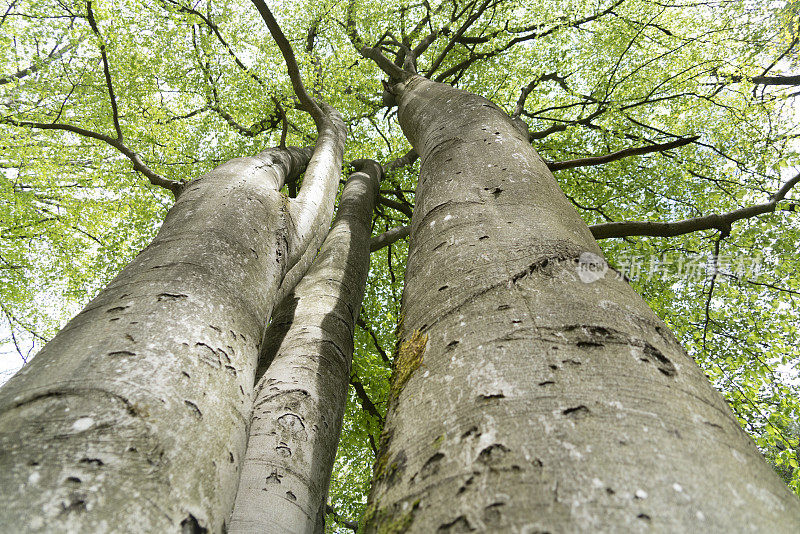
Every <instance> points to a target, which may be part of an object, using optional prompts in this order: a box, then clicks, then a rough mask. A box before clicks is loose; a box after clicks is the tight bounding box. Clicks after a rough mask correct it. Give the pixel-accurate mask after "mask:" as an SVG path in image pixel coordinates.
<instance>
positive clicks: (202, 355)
mask: <svg viewBox="0 0 800 534" xmlns="http://www.w3.org/2000/svg"><path fill="white" fill-rule="evenodd" d="M344 135H345V132H344V126H343V124H342V122H341V119H339V118H338V114H336V113H335V112H332V113H331V114H330V115H329V121H328V123H327V125H326V128H325V129H323V130H321V131H320V135H319V139H318V142H317V146H316V148H315V150H314V153H313V156H311V160H310V162H309V159H308V158H309V156H310V155H311V151H310V150H309V149H285V150H281V149H272V150H267V151H265V152H263V153H261V154H259V155H258V156H257V157H249V158H237V159H234V160H231V161H229V162H227V163H225V164H224V165H222V166H220V167H218V168H217V169H215V170H213V171H211V172H210V173H208V174H207V175H205V176H203V177H201V178H200V179H198V180H196V181H194V182H192V183H190V184H189V185H188V186H187V187H186V189H185V190H184V191H183V193H182V194H181V195H180V197H179V199H178V200H177V201H176V203H175V205H174V206H173V207H172V209H170V211H169V213H168V214H167V217H166V218H165V220H164V223H163V225H162V227H161V229H160V231H159V233H158V235H157V236H156V238H155V239H154V241H153V242H152V243H151V244H150V245H149V246H148V247H147V248H146V249H144V250H143V251H142V252H141V253H140V254H139V255H138V256H137V257H136V258H135V259H134V260H133V261H132V262H131V263H130V264H129V265H128V266H127V267H126V268H125V269H123V271H122V272H121V273H120V274H119V275H118V276H117V277H116V278H115V279H114V280H113V281H112V282H111V283H110V284H109V285H108V286H107V287H106V288H105V289H104V290H103V291H101V292H100V294H99V295H98V296H97V297H96V298H95V299H94V300H92V301H91V302H90V303H89V304H88V305H87V306H86V308H84V310H83V311H82V312H81V313H79V314H78V315H77V316H76V317H75V318H73V319H72V320H71V321H70V322H69V323H68V324H67V325H66V326H65V327H64V329H63V330H61V332H59V333H58V334H57V335H56V336H55V337H54V338H53V339H52V340H51V341H50V342H49V343H48V344H47V345H46V346H45V347H44V348H43V349H42V350H41V352H40V353H39V354H38V355H37V356H36V357H35V358H34V359H33V361H32V362H31V363H30V364H29V365H27V366H26V367H24V368H23V369H22V370H21V371H20V372H19V373H18V374H17V375H16V376H15V377H13V378H12V379H11V380H9V382H8V383H7V384H6V385H5V386H4V387H3V388H2V389H1V390H0V487H2V488H4V495H3V498H4V503H3V504H4V505H3V507H2V509H1V510H0V524H1V525H5V526H9V527H10V526H13V528H15V529H16V530H17V531H26V532H27V531H30V532H35V531H41V532H108V531H112V530H113V531H115V532H143V531H146V532H175V531H178V530H181V529H182V530H183V531H185V532H206V531H212V532H219V531H221V530H222V529H223V523H224V521H225V519H226V517H227V515H228V513H229V511H230V509H231V506H232V504H233V498H234V493H235V489H236V484H237V481H238V467H239V462H240V460H241V458H242V456H243V454H244V449H245V444H246V428H247V423H248V418H249V414H250V408H251V405H252V403H251V401H252V399H251V396H252V394H251V391H252V385H253V377H254V372H255V367H256V362H257V355H258V346H259V343H260V340H261V337H262V333H263V331H264V325H265V324H266V320H267V319H268V318H269V316H270V314H271V311H272V307H273V305H274V302H275V297H276V294H277V292H278V288H279V286H280V283H281V280H282V278H283V276H284V274H285V273H286V271H287V270H288V269H289V268H290V267H291V266H292V264H293V262H296V261H297V259H298V258H299V257H300V256H302V253H303V251H304V248H305V247H306V246H309V243H313V242H315V238H314V236H313V231H314V230H313V226H314V225H316V232H317V233H323V232H324V230H325V229H327V227H328V224H329V223H330V219H331V218H332V212H333V203H334V196H335V191H336V187H337V183H338V175H339V170H340V168H341V158H342V153H343V146H344ZM306 162H308V168H307V170H306V178H305V180H304V184H303V190H305V193H303V192H302V191H301V195H300V196H298V198H297V199H294V200H292V201H289V200H288V199H287V198H286V197H284V196H283V195H281V194H280V193H279V190H280V188H281V186H282V185H283V182H284V180H285V179H286V177H287V175H296V174H297V173H298V172H300V171H302V169H303V168H304V167H305V166H306ZM301 197H303V198H302V199H301Z"/></svg>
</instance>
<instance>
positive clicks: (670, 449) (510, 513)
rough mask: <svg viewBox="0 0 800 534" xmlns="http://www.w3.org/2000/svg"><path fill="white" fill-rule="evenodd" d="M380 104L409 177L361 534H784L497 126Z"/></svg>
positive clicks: (575, 221)
mask: <svg viewBox="0 0 800 534" xmlns="http://www.w3.org/2000/svg"><path fill="white" fill-rule="evenodd" d="M397 95H398V101H399V111H398V117H399V121H400V124H401V126H402V128H403V131H404V132H405V134H406V136H407V137H408V138H409V140H410V141H411V143H412V145H413V146H414V148H415V149H416V150H417V152H418V153H419V154H420V157H421V158H422V169H421V172H420V177H419V184H418V186H417V192H416V207H415V209H414V216H413V220H412V232H411V246H410V250H409V257H408V266H407V270H406V285H405V289H404V294H403V308H402V309H403V314H402V321H401V325H400V328H399V335H400V342H399V345H398V352H397V355H396V361H395V369H394V373H393V379H392V380H393V382H392V387H391V397H390V407H389V413H388V415H387V422H386V427H385V430H384V434H383V436H382V440H381V442H382V443H381V446H380V452H379V455H378V459H377V461H376V468H375V481H374V486H373V490H372V493H371V495H370V505H369V507H368V512H367V517H366V520H367V531H368V532H376V531H381V532H382V531H383V529H391V528H396V529H398V530H400V529H408V530H409V531H411V532H426V533H427V532H467V531H473V530H474V531H480V532H527V533H532V532H584V531H599V532H618V531H625V532H627V531H639V530H648V529H653V530H655V531H658V532H691V531H709V532H728V531H731V532H733V531H735V532H742V531H758V532H798V531H800V506H798V501H797V498H796V497H795V496H793V495H792V494H790V493H789V491H788V490H787V488H786V487H785V486H784V485H783V483H782V482H781V481H780V480H779V479H778V477H777V476H776V475H775V474H774V473H773V471H772V469H771V468H770V467H769V466H768V465H767V464H766V463H765V462H764V460H763V459H762V457H761V455H760V454H759V452H758V451H757V450H756V448H755V446H754V445H753V443H752V441H751V440H750V438H749V437H747V436H746V435H745V433H744V432H743V431H742V430H741V428H740V427H739V425H738V423H737V421H736V419H735V418H734V417H733V415H732V414H731V412H730V410H729V409H728V407H727V406H726V404H725V402H724V401H723V399H722V397H721V396H720V395H719V394H718V393H717V392H716V391H715V390H714V389H713V388H712V386H711V385H710V384H709V383H708V380H707V379H706V377H705V376H704V374H703V372H702V371H701V370H700V369H699V368H698V367H697V365H696V364H695V363H694V361H693V360H692V359H691V358H690V357H689V356H688V355H687V354H686V353H685V352H684V351H683V350H682V348H681V347H680V345H679V344H678V342H677V340H676V339H675V337H674V336H673V335H672V334H671V333H670V332H669V331H668V329H667V328H666V326H665V325H664V324H663V323H662V322H661V321H660V320H659V319H658V318H657V317H656V316H655V315H654V314H653V313H652V311H651V310H650V309H649V308H648V306H647V305H646V304H645V303H644V301H643V300H642V299H641V298H640V297H639V296H638V295H637V294H636V293H635V292H634V291H633V290H632V289H631V288H630V287H629V286H628V284H627V283H626V282H625V281H624V280H622V279H620V277H618V276H616V275H615V274H616V273H614V272H612V271H606V264H605V262H604V261H603V260H602V258H601V257H600V254H601V251H600V249H599V248H598V246H597V244H596V243H595V241H594V240H593V239H592V235H591V233H590V232H589V230H588V228H587V227H586V225H585V224H584V223H583V222H582V221H581V219H580V218H579V216H578V214H577V213H576V212H575V210H574V209H573V208H572V207H571V205H570V203H569V202H568V201H567V199H566V198H565V197H564V195H563V194H562V193H561V191H560V190H559V188H558V185H557V183H556V181H555V180H554V178H553V176H552V174H551V173H550V172H549V171H548V170H547V167H546V165H545V164H544V162H543V161H542V159H541V158H540V157H539V156H538V155H537V153H536V152H535V151H534V150H533V149H532V147H531V146H530V144H529V143H528V142H527V139H526V138H525V136H524V135H522V134H521V132H519V131H518V130H516V129H515V127H514V125H513V124H512V122H511V121H510V119H509V118H508V116H506V114H505V113H503V112H502V111H501V110H500V109H498V108H497V106H495V105H494V104H492V103H491V102H489V101H487V100H485V99H483V98H480V97H477V96H474V95H471V94H469V93H466V92H463V91H459V90H456V89H453V88H452V87H449V86H445V85H441V84H435V83H433V82H430V81H428V80H426V79H424V78H421V77H414V78H412V79H411V80H410V81H409V82H407V83H406V84H404V85H400V86H398V87H397ZM392 531H394V530H392Z"/></svg>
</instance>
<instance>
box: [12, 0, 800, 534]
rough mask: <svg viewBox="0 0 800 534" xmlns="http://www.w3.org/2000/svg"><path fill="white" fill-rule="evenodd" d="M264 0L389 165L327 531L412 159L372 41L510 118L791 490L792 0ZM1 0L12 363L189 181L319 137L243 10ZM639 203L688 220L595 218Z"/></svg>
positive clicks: (377, 326) (365, 454) (388, 321)
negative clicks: (267, 150) (521, 126)
mask: <svg viewBox="0 0 800 534" xmlns="http://www.w3.org/2000/svg"><path fill="white" fill-rule="evenodd" d="M270 7H271V9H272V11H273V12H274V13H275V15H276V17H277V19H278V22H279V24H280V26H281V28H282V29H283V33H284V34H285V35H286V36H287V38H288V40H289V42H290V43H291V45H292V47H293V49H294V51H295V54H296V57H297V61H298V65H299V67H300V71H301V74H302V77H303V79H304V81H305V85H306V87H307V88H308V90H309V92H310V93H311V95H312V97H315V98H321V99H323V100H324V101H325V102H328V103H329V104H331V105H332V106H334V107H335V108H336V109H338V110H339V112H340V113H341V114H342V117H343V119H344V121H345V123H346V125H347V128H348V142H347V146H346V153H345V161H353V160H356V159H360V158H371V159H374V160H376V161H378V162H380V163H382V164H383V165H384V167H385V168H386V169H387V176H386V178H385V180H384V181H383V183H382V184H381V198H380V200H379V206H378V208H377V209H376V211H375V213H374V220H373V236H374V237H373V239H376V238H378V236H382V235H383V234H384V233H385V232H387V231H393V233H391V234H388V235H383V241H382V242H380V243H379V242H377V241H375V245H374V247H373V248H375V249H376V250H375V251H374V252H373V254H372V258H371V270H370V277H369V281H368V286H367V293H366V296H365V299H364V304H363V311H362V314H361V319H360V321H359V323H360V324H359V328H358V329H357V330H356V334H355V337H356V354H355V357H354V363H353V369H352V376H351V384H352V387H351V390H350V400H349V403H348V407H347V412H346V417H345V427H344V430H343V434H342V435H343V437H342V441H341V443H340V447H339V455H338V460H337V466H336V469H335V472H334V476H333V480H332V485H331V494H330V502H331V504H332V505H333V510H335V514H334V515H335V518H334V519H335V521H334V522H338V523H336V524H337V525H339V526H338V527H335V526H331V527H330V528H332V529H335V528H347V521H348V520H349V521H354V520H356V519H357V518H358V517H359V516H360V514H361V513H362V512H363V508H364V506H365V504H366V496H365V495H366V491H367V489H368V486H369V483H370V477H371V466H372V462H373V460H374V455H375V449H376V447H377V442H378V439H379V434H380V430H381V426H382V420H383V419H382V418H383V416H384V415H385V410H386V404H387V399H388V396H389V386H388V377H389V374H390V372H391V359H392V352H393V349H392V347H393V346H394V343H395V339H394V329H395V327H396V325H397V322H398V321H399V319H400V312H399V309H400V298H401V293H402V287H403V271H404V266H405V258H406V254H407V243H406V241H405V239H404V237H403V236H404V235H407V232H404V231H403V230H402V227H403V226H405V225H408V224H409V220H410V215H411V212H412V209H413V203H414V187H415V179H416V171H417V170H418V165H419V164H418V163H417V162H415V161H414V160H415V156H414V154H413V153H411V154H410V153H409V144H408V142H407V141H406V140H405V138H404V136H403V132H402V131H401V129H400V127H399V126H398V124H397V121H396V117H395V108H394V107H393V103H392V98H391V94H389V93H388V92H387V91H386V90H385V89H384V85H383V84H382V81H383V80H384V79H385V78H386V76H385V74H384V73H383V71H382V70H381V69H380V68H379V66H378V65H377V64H376V62H375V61H374V57H375V56H376V55H377V54H372V53H371V52H377V51H380V52H382V54H383V56H385V57H387V58H389V59H390V60H391V61H393V62H394V63H395V64H396V65H397V66H404V65H405V66H406V67H407V68H415V69H416V70H417V71H418V72H419V73H420V74H423V75H425V76H427V77H429V78H431V79H433V80H435V81H440V82H444V83H449V84H452V85H454V86H457V87H460V88H463V89H466V90H468V91H471V92H473V93H476V94H479V95H482V96H484V97H486V98H488V99H490V100H492V101H493V102H494V103H496V104H497V105H498V106H500V107H501V108H503V109H504V110H505V111H506V112H507V113H508V114H509V115H511V116H512V117H514V118H518V119H521V121H524V123H525V124H524V127H526V128H527V129H528V131H529V137H530V139H531V142H532V143H533V145H534V147H535V148H536V150H537V151H538V152H539V154H540V155H541V156H542V158H544V159H545V161H546V162H547V163H548V165H549V166H550V168H551V169H552V170H554V172H555V175H556V178H557V179H558V181H559V183H560V185H561V187H562V189H563V190H564V192H565V194H566V195H567V197H568V198H569V199H570V201H571V202H572V203H573V204H574V205H575V207H576V208H577V209H578V211H579V213H580V214H581V215H582V216H583V217H584V219H585V220H586V221H587V223H589V224H590V225H593V226H592V229H593V232H594V234H595V236H596V237H598V238H599V239H602V240H601V241H600V243H601V246H602V248H603V250H604V252H605V254H606V256H607V258H608V260H609V263H610V264H611V265H612V266H614V267H615V269H616V270H617V272H616V273H614V272H612V273H610V275H619V276H626V277H627V279H628V280H629V281H630V283H631V284H632V285H633V286H634V287H635V288H636V289H637V291H639V292H640V293H641V294H642V295H643V296H644V298H645V299H646V300H647V302H648V303H649V304H650V306H651V307H652V308H653V309H654V310H655V311H656V313H657V314H658V315H659V316H660V317H661V318H663V319H664V321H665V322H666V323H667V324H668V325H669V326H670V327H671V328H672V329H673V331H674V332H675V333H676V335H678V337H679V338H680V340H681V341H682V343H683V345H684V347H685V348H686V349H687V350H688V351H689V353H690V354H691V355H692V356H693V357H694V358H695V359H696V360H697V362H698V363H699V364H700V365H701V366H702V367H703V369H704V370H705V372H706V374H707V375H708V377H709V379H710V380H711V381H712V383H713V384H714V385H715V386H716V387H717V388H718V389H719V390H720V391H722V393H723V394H724V396H725V398H726V400H727V401H728V403H729V405H730V406H731V408H732V409H733V411H734V413H735V414H736V416H737V417H738V419H739V421H740V423H741V424H742V426H743V427H744V428H745V429H746V430H747V431H748V432H749V433H750V435H751V436H752V437H753V439H754V440H755V442H756V444H757V445H758V447H759V448H760V449H761V451H762V452H763V453H764V454H765V456H766V457H767V458H768V460H769V461H770V462H772V463H773V465H774V466H775V469H776V470H777V471H778V473H779V474H780V475H781V476H782V477H783V479H784V480H785V481H786V482H787V484H789V486H790V487H791V488H792V489H793V490H794V491H795V492H796V493H799V494H800V469H799V468H798V456H800V442H799V440H800V427H798V426H797V423H796V421H797V420H798V419H799V418H800V395H798V387H797V370H796V366H797V363H798V358H800V349H798V345H797V343H796V339H797V335H798V327H800V322H799V321H798V314H797V310H798V304H800V302H798V297H800V278H798V275H797V271H798V266H799V265H798V262H800V260H798V257H797V250H798V242H799V240H800V218H799V217H798V213H797V212H798V207H797V203H798V202H800V195H798V193H797V190H796V188H795V189H792V187H793V186H795V184H796V183H797V182H798V181H799V180H800V178H798V176H800V175H798V171H800V157H798V148H799V147H800V144H798V135H800V120H798V118H799V117H798V114H797V111H796V110H797V97H798V96H800V88H799V87H800V76H799V75H798V74H800V46H798V40H800V32H799V31H798V21H799V20H800V18H799V17H800V3H798V2H797V1H796V0H789V1H776V2H757V1H755V0H709V1H701V0H667V1H662V0H596V1H594V2H579V1H575V0H533V1H529V2H512V1H509V0H421V1H413V0H412V1H406V0H388V1H383V2H377V1H373V0H336V1H334V0H326V1H321V2H320V1H313V2H312V1H305V0H301V1H297V2H280V3H279V2H271V3H270ZM0 12H2V14H1V15H0V40H2V46H3V49H4V50H5V51H6V52H5V54H3V55H2V58H1V59H0V143H1V144H2V147H3V150H2V153H1V154H0V166H1V167H2V173H1V174H0V176H1V177H2V178H0V214H2V215H1V216H0V220H2V222H0V304H1V305H2V309H1V310H0V311H2V320H3V321H4V327H3V333H4V335H5V339H4V340H3V341H4V342H5V343H7V345H6V346H9V347H13V349H12V350H13V351H14V352H13V353H8V354H5V355H3V356H2V357H3V358H7V359H14V361H19V362H20V363H22V361H23V360H25V359H26V358H29V357H32V356H33V354H34V353H35V352H36V350H37V349H38V348H39V347H41V345H42V344H43V343H44V342H45V341H46V340H47V339H48V338H49V337H50V336H52V334H53V333H54V332H55V331H56V330H57V329H58V327H59V325H61V324H63V323H64V322H65V320H66V319H68V318H69V317H70V316H71V315H72V314H74V313H75V312H76V311H77V310H78V309H79V308H80V306H81V305H83V304H84V303H86V302H87V301H88V299H89V298H91V297H92V296H93V295H94V294H95V293H96V291H97V290H98V289H99V288H101V287H102V286H103V285H104V284H105V283H107V282H108V281H109V280H110V279H111V278H112V277H113V276H114V275H115V274H116V273H117V272H118V271H119V270H120V269H121V268H122V267H123V266H124V265H125V264H126V263H127V262H129V261H130V260H131V259H132V257H133V256H135V255H136V253H137V252H138V251H139V250H140V249H141V248H143V247H144V246H145V245H146V244H147V243H148V242H149V241H150V240H151V239H152V237H153V236H154V235H155V232H156V231H157V229H158V227H159V224H160V222H161V220H162V218H163V216H164V214H165V212H166V210H167V209H168V208H169V206H170V205H171V203H172V200H173V193H172V192H174V191H176V190H177V188H178V187H179V185H180V184H181V183H182V182H184V181H189V180H192V179H194V178H197V177H199V176H201V175H202V174H203V173H205V172H207V171H209V170H210V169H212V168H214V167H215V166H217V165H219V164H221V163H223V162H224V161H226V160H228V159H230V158H233V157H237V156H243V155H251V154H254V153H256V152H258V151H260V150H262V149H264V148H266V147H269V146H278V145H295V146H305V145H309V144H313V141H314V136H315V132H316V129H315V127H314V122H313V120H312V118H311V117H310V116H309V115H308V114H307V113H305V112H304V111H303V106H302V105H301V103H300V102H299V101H298V99H297V98H296V97H295V92H294V91H293V88H292V83H291V80H290V78H289V76H288V74H287V69H286V64H285V62H284V59H283V55H282V54H281V51H280V50H279V48H278V46H277V45H276V44H275V42H274V40H273V39H272V37H271V36H270V34H269V32H268V31H267V29H266V27H265V26H264V22H263V21H262V19H261V17H260V15H259V12H258V10H257V9H256V8H255V7H254V6H253V5H252V4H251V3H249V2H233V1H229V0H214V1H212V0H199V1H197V2H188V1H186V0H155V1H151V2H142V1H139V0H125V1H122V2H114V3H109V2H72V1H61V0H7V1H6V3H5V4H4V6H3V8H2V9H0ZM295 192H296V184H289V186H287V189H286V193H287V194H288V195H289V196H294V194H295ZM715 215H716V216H715ZM630 221H640V222H649V223H679V224H642V223H639V224H616V225H615V224H610V223H623V222H630ZM680 221H683V222H680ZM398 228H399V230H398ZM398 236H399V237H400V239H399V240H394V239H395V238H397V237H398ZM393 240H394V241H393ZM387 243H388V244H387ZM380 245H384V246H381V247H380V248H378V247H379V246H380ZM174 320H175V321H180V317H175V318H174Z"/></svg>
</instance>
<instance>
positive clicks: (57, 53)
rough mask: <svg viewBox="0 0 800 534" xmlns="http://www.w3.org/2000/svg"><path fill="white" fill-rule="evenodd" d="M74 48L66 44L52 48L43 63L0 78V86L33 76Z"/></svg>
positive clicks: (73, 45) (72, 45)
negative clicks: (43, 66)
mask: <svg viewBox="0 0 800 534" xmlns="http://www.w3.org/2000/svg"><path fill="white" fill-rule="evenodd" d="M75 46H77V45H75V44H68V45H66V46H63V47H61V48H54V49H53V50H52V51H51V52H50V53H49V54H47V57H46V58H44V60H43V61H40V62H39V63H34V64H33V65H31V66H30V67H28V68H25V69H22V70H18V71H17V72H15V73H14V74H9V75H8V76H4V77H2V78H0V85H5V84H7V83H11V82H13V81H14V80H20V79H22V78H24V77H25V76H28V75H30V74H35V73H36V72H38V71H39V69H41V68H42V65H45V64H47V63H50V62H51V61H55V60H56V59H58V58H60V57H61V56H63V55H64V54H66V53H67V52H69V51H70V50H72V49H73V48H75Z"/></svg>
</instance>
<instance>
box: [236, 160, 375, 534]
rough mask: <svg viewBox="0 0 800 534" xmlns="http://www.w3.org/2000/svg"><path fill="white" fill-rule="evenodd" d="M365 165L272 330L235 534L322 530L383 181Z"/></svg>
mask: <svg viewBox="0 0 800 534" xmlns="http://www.w3.org/2000/svg"><path fill="white" fill-rule="evenodd" d="M361 163H362V164H361V168H362V169H363V172H356V173H354V174H353V175H351V176H350V179H349V180H348V182H347V185H346V186H345V188H344V193H343V194H342V198H341V201H340V204H339V213H338V215H337V217H336V221H335V222H334V224H333V228H332V229H331V231H330V234H329V235H328V237H327V238H326V239H325V242H324V244H323V245H322V249H321V250H320V253H319V256H317V258H316V259H315V260H314V263H313V264H312V266H311V269H309V271H308V273H307V274H306V276H305V277H304V278H303V279H302V280H301V281H300V283H299V284H298V285H297V287H296V288H295V290H294V293H293V294H290V295H289V296H288V298H286V299H285V300H284V301H283V302H282V303H281V305H280V306H279V307H278V308H276V310H275V314H274V316H273V320H272V324H271V325H270V327H269V329H268V330H267V334H266V336H265V339H264V348H265V354H264V356H263V357H264V358H265V359H264V361H263V362H262V363H261V364H260V365H259V369H260V372H259V373H257V376H258V375H260V378H259V379H258V383H257V386H256V398H255V401H254V411H253V416H252V423H251V426H250V438H249V441H248V444H247V454H246V456H245V459H244V462H243V464H242V477H241V480H240V483H239V491H238V493H237V495H236V504H235V506H234V510H233V515H232V517H231V522H230V528H229V532H231V533H233V532H240V533H244V532H252V533H303V532H314V531H317V532H321V531H322V526H323V522H324V512H325V504H326V499H327V494H328V484H329V481H330V476H331V471H332V470H333V461H334V459H335V456H336V447H337V445H338V443H339V433H340V431H341V426H342V417H343V415H344V407H345V402H346V400H347V387H348V384H349V379H350V363H351V360H352V356H353V329H354V325H355V320H356V318H357V316H358V312H359V309H360V308H361V299H362V297H363V295H364V286H365V284H366V281H367V271H368V270H369V235H370V223H371V221H372V209H373V207H374V205H375V200H376V198H377V195H378V181H379V179H380V175H381V168H380V166H379V165H378V164H377V163H374V162H371V161H363V162H361Z"/></svg>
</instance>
